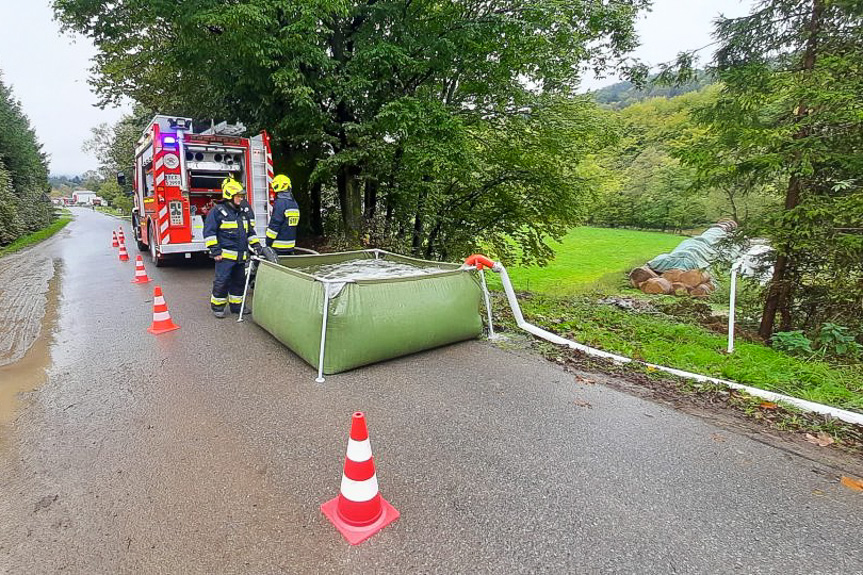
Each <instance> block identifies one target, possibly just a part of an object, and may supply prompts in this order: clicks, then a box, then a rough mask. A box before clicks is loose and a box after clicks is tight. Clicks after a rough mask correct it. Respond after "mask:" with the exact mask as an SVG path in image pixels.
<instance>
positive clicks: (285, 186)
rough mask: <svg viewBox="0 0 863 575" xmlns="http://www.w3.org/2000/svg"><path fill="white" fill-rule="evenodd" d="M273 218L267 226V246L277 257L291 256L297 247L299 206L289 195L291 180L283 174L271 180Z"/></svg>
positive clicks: (291, 195) (290, 194)
mask: <svg viewBox="0 0 863 575" xmlns="http://www.w3.org/2000/svg"><path fill="white" fill-rule="evenodd" d="M273 191H274V192H276V201H275V202H274V203H273V216H272V217H271V218H270V224H269V225H268V226H267V245H268V246H270V247H271V248H273V249H274V250H275V252H276V253H277V254H278V255H291V254H293V253H294V247H295V246H296V245H297V224H299V223H300V206H299V205H298V204H297V201H296V200H295V199H294V196H293V194H292V193H291V179H290V178H289V177H288V176H285V175H284V174H279V175H278V176H276V177H275V178H273Z"/></svg>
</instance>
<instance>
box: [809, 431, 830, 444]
mask: <svg viewBox="0 0 863 575" xmlns="http://www.w3.org/2000/svg"><path fill="white" fill-rule="evenodd" d="M806 441H808V442H809V443H814V444H815V445H817V446H818V447H827V446H828V445H833V444H834V443H835V442H836V440H834V439H833V438H832V437H830V435H829V434H827V433H824V432H823V431H819V432H818V434H817V435H812V434H811V433H807V434H806Z"/></svg>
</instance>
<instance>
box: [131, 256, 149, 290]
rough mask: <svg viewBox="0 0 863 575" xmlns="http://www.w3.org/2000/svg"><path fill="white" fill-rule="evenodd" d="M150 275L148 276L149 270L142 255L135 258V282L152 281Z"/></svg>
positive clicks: (133, 281)
mask: <svg viewBox="0 0 863 575" xmlns="http://www.w3.org/2000/svg"><path fill="white" fill-rule="evenodd" d="M151 281H153V280H151V279H150V278H149V277H147V270H146V269H144V260H143V258H141V256H138V257H136V258H135V279H133V280H132V283H133V284H145V283H147V282H151Z"/></svg>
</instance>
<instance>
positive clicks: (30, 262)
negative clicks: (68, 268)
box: [0, 250, 59, 423]
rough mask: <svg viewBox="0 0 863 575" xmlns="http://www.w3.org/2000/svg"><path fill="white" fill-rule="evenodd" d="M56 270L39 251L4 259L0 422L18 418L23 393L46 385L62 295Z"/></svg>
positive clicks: (0, 278)
mask: <svg viewBox="0 0 863 575" xmlns="http://www.w3.org/2000/svg"><path fill="white" fill-rule="evenodd" d="M56 267H57V264H56V263H55V261H54V260H53V259H52V258H51V257H50V256H48V255H43V254H38V255H37V252H35V251H34V250H27V251H25V252H22V253H20V254H15V255H12V256H8V257H6V258H3V259H2V260H0V423H3V422H5V421H8V420H9V419H10V418H11V417H12V416H13V415H14V408H15V403H16V402H15V396H16V395H17V394H18V393H21V392H25V391H31V390H33V389H35V388H37V387H39V386H40V385H41V384H42V383H43V382H44V379H45V368H46V366H47V365H48V360H49V352H48V350H49V344H50V339H51V333H50V332H51V329H52V326H53V322H54V316H55V307H56V303H57V299H58V290H59V286H58V284H59V280H58V277H59V274H58V273H57V269H56Z"/></svg>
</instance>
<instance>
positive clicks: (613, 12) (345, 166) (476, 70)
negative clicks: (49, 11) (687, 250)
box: [54, 0, 648, 254]
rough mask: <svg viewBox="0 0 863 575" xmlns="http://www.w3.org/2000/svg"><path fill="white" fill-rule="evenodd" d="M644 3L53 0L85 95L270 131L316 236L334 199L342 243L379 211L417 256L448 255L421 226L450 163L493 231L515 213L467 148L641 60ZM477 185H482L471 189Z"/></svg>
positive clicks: (480, 224)
mask: <svg viewBox="0 0 863 575" xmlns="http://www.w3.org/2000/svg"><path fill="white" fill-rule="evenodd" d="M647 4H648V2H647V0H620V1H616V2H608V3H605V2H602V3H600V2H587V1H574V2H566V3H562V2H557V1H556V0H520V1H519V0H517V1H513V0H508V1H503V0H489V1H486V2H449V1H446V2H443V1H440V0H365V1H349V0H302V1H301V0H293V1H291V0H287V1H286V0H279V1H277V0H246V1H238V2H230V3H216V2H212V1H208V0H191V1H186V2H158V3H154V2H149V1H147V0H125V1H124V2H112V3H102V2H91V1H90V0H55V2H54V7H55V10H56V13H57V15H58V17H59V18H60V20H61V21H62V22H63V23H64V24H65V25H66V26H67V27H68V28H70V29H72V30H75V31H77V32H80V33H82V34H85V35H87V36H88V37H90V38H91V39H92V40H93V41H94V43H95V44H96V46H97V48H98V49H99V51H100V52H99V54H98V55H97V56H96V58H95V71H96V73H97V74H96V79H95V87H96V89H97V91H98V93H99V94H100V95H101V96H102V98H103V101H104V102H109V101H117V100H118V99H120V98H123V97H131V98H132V99H134V100H136V101H137V102H140V103H142V104H143V105H145V106H148V107H150V108H153V109H158V110H160V111H163V112H165V113H176V114H183V115H188V116H193V117H204V118H207V117H225V118H231V119H233V118H238V119H241V120H242V121H243V122H244V123H246V124H247V125H249V126H250V127H251V128H253V129H261V128H266V129H268V130H270V131H271V133H272V135H273V137H274V147H275V156H276V158H277V161H279V162H280V163H279V164H277V166H276V167H277V169H287V168H290V171H291V176H292V179H293V180H294V182H295V191H296V192H297V196H298V200H299V201H300V203H301V205H302V207H303V209H304V211H305V212H307V213H308V212H311V217H310V218H304V222H305V221H310V222H313V223H315V226H316V227H319V228H322V227H323V216H324V214H323V211H324V210H325V208H326V204H327V201H328V197H329V196H328V195H327V194H328V190H331V189H332V190H334V194H333V196H334V199H335V203H336V205H337V207H338V213H339V215H340V218H339V222H338V223H337V225H338V227H339V228H340V229H341V230H342V232H343V233H344V235H345V236H346V237H347V239H348V241H349V243H352V244H355V243H357V242H358V241H359V239H360V237H361V235H362V231H363V229H366V228H367V227H368V225H369V224H371V223H373V222H374V219H375V216H376V215H379V214H381V213H383V217H384V218H385V220H386V223H387V225H389V226H390V228H395V229H396V232H395V235H396V236H398V235H399V234H402V235H403V236H405V237H406V236H408V235H409V236H411V237H412V240H411V245H412V246H413V247H414V250H415V251H417V250H419V249H423V250H425V251H426V252H430V253H436V254H440V253H442V252H440V251H439V250H438V246H440V245H441V244H440V235H438V236H435V237H434V238H432V234H434V233H435V231H436V230H438V226H437V224H434V223H431V222H428V221H426V218H424V217H423V215H424V213H425V211H426V210H428V209H430V208H431V206H435V205H437V204H436V202H435V201H434V198H433V197H432V196H434V194H432V193H431V192H432V191H433V190H441V189H443V190H447V189H450V186H451V185H452V186H453V187H452V189H453V190H455V189H456V188H460V187H461V184H460V183H458V182H457V183H455V184H454V185H453V183H452V182H451V181H450V180H449V178H447V177H446V176H447V175H448V174H447V173H445V172H442V171H440V170H439V169H436V168H440V167H441V166H443V165H446V166H447V167H451V166H453V165H454V166H456V167H457V168H459V170H458V172H459V173H462V174H468V175H470V176H471V180H472V181H471V183H470V186H471V187H475V188H476V189H475V191H476V190H481V192H480V193H483V194H486V197H487V198H489V197H494V198H496V199H497V200H498V201H497V202H496V203H495V207H496V210H494V213H495V214H496V215H497V216H498V217H499V218H515V217H519V216H520V215H522V214H519V213H518V210H517V209H515V208H516V205H517V204H516V203H514V202H511V201H510V200H511V199H512V198H511V196H507V195H496V194H490V195H489V194H488V190H495V189H500V184H497V183H496V181H497V179H499V178H500V177H501V173H502V172H503V171H505V166H498V168H496V169H488V170H481V171H479V172H476V173H474V172H468V170H467V167H468V166H469V164H467V163H466V162H468V161H469V160H471V159H472V158H473V159H475V158H476V153H477V149H478V148H476V147H474V148H470V146H471V145H473V146H479V145H480V144H478V143H477V141H476V140H475V138H478V137H482V138H487V137H488V136H489V135H494V136H496V137H497V136H501V137H502V139H505V136H504V135H502V134H500V133H499V130H501V129H513V130H522V133H524V130H523V126H524V124H523V121H522V119H521V118H522V117H523V116H525V115H526V116H528V117H534V118H535V117H539V116H540V115H543V114H554V109H560V108H557V106H558V103H557V102H558V99H559V98H564V99H566V98H569V97H571V96H572V94H573V93H574V90H575V88H576V87H577V82H578V77H579V75H580V73H581V72H582V70H583V69H584V68H586V67H593V68H595V69H597V70H603V69H607V68H609V67H613V66H617V65H618V64H621V63H624V61H625V54H626V52H627V51H628V50H630V49H632V48H633V47H634V46H635V41H636V40H635V34H634V29H633V21H634V18H635V16H636V14H637V12H638V10H639V9H642V8H644V7H645V6H646V5H647ZM546 107H549V108H548V110H545V109H544V108H546ZM431 122H436V123H437V125H435V124H432V123H431ZM535 126H536V124H534V128H535ZM534 128H531V129H534ZM514 135H517V134H514ZM579 136H580V133H579V131H578V130H577V129H576V130H573V132H572V133H571V137H572V138H574V139H578V137H579ZM430 138H432V139H430ZM434 138H438V139H436V140H435V139H434ZM553 139H554V138H549V139H546V140H545V141H546V142H548V141H549V140H553ZM499 144H500V142H498V145H499ZM519 145H520V142H519V141H518V140H517V139H515V138H511V139H510V141H509V144H508V146H509V154H498V155H496V156H495V157H496V158H498V159H499V160H500V161H504V160H506V161H508V162H509V166H510V168H512V167H513V166H512V162H511V161H510V160H511V159H512V157H513V152H517V151H518V147H519ZM459 146H466V147H465V148H464V149H459ZM381 152H384V153H385V155H384V156H383V157H381V156H380V153H381ZM431 153H437V154H439V155H441V156H444V157H446V158H447V159H446V160H440V161H438V160H434V159H433V158H431V157H430V154H431ZM569 161H570V162H572V163H573V164H574V163H576V162H577V160H576V159H575V158H572V159H570V160H569ZM519 169H520V170H522V171H523V170H528V171H532V172H535V171H537V170H538V169H539V168H538V167H531V166H521V167H520V168H519ZM408 175H410V177H408ZM479 175H485V176H487V177H488V178H489V179H486V180H483V181H474V180H475V179H476V177H477V176H479ZM522 179H523V180H529V179H530V180H532V181H533V182H534V185H532V186H531V190H532V192H531V194H536V193H541V194H543V195H549V194H553V193H555V190H551V189H546V188H540V187H537V184H538V182H540V181H541V175H538V174H534V175H533V176H532V177H531V178H528V177H523V178H522ZM508 181H509V182H510V183H511V185H516V184H515V182H516V179H514V178H508ZM540 190H541V191H540ZM465 194H466V195H469V194H470V192H465ZM567 197H568V198H569V199H570V200H572V199H574V198H573V197H572V196H567ZM454 201H459V200H458V199H457V198H456V199H454ZM508 201H509V202H510V203H507V202H508ZM537 201H539V200H537ZM467 204H470V200H468V201H467ZM557 207H560V206H557ZM559 215H564V214H559ZM569 215H571V214H569ZM484 218H485V216H484V215H482V214H480V213H479V212H471V213H469V214H467V221H468V222H469V223H470V224H471V226H473V227H474V228H475V229H478V230H489V229H491V227H492V226H490V225H488V223H487V222H484ZM460 219H461V218H454V219H453V220H452V221H453V222H458V221H459V220H460ZM560 219H561V218H551V219H550V220H546V219H545V218H543V217H538V218H529V219H525V220H522V221H520V222H519V226H520V227H521V228H531V229H532V230H533V232H534V237H536V236H541V235H542V234H543V233H546V232H548V233H552V232H553V230H554V226H555V225H557V222H558V221H560ZM552 221H553V222H554V223H552ZM439 223H440V222H439ZM403 228H404V229H403ZM408 229H410V230H411V231H410V232H408ZM437 233H438V234H440V232H437ZM492 235H494V234H492ZM429 242H431V245H432V249H431V250H429V249H428V248H427V246H428V245H429ZM422 246H425V247H422ZM525 247H527V248H529V249H532V247H531V246H525Z"/></svg>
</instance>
